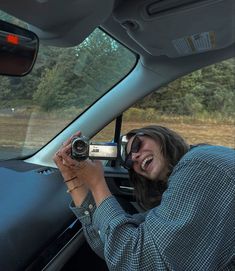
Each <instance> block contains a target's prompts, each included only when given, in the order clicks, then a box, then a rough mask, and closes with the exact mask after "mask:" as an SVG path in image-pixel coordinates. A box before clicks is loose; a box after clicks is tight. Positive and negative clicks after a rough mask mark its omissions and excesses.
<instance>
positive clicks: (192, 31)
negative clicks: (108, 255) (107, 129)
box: [0, 0, 235, 58]
mask: <svg viewBox="0 0 235 271" xmlns="http://www.w3.org/2000/svg"><path fill="white" fill-rule="evenodd" d="M0 9H2V10H3V11H5V12H7V13H9V14H12V15H14V16H16V17H18V18H20V19H22V20H24V21H26V22H27V23H28V24H29V25H30V29H32V30H33V31H34V32H36V33H37V34H38V36H39V38H40V39H41V42H43V43H45V44H50V45H54V46H62V47H68V46H73V45H77V44H79V43H81V42H82V41H83V40H84V39H85V38H86V37H87V36H88V35H89V34H90V33H91V32H92V31H93V30H94V29H95V28H96V27H98V26H101V27H102V28H103V29H104V30H106V31H107V32H108V33H110V34H111V35H112V36H114V37H116V38H117V39H119V40H120V41H121V42H122V43H124V44H126V45H127V46H128V47H129V48H131V49H132V50H133V51H135V52H137V53H138V54H140V55H141V56H143V57H148V56H167V57H169V58H177V57H180V56H184V55H189V54H191V55H192V54H196V53H198V52H199V53H200V52H203V51H211V50H218V49H222V48H225V47H228V46H231V45H232V44H233V43H234V42H235V35H234V33H235V23H234V15H235V3H234V0H118V1H117V0H116V1H115V0H99V1H97V0H66V1H65V0H21V1H14V0H8V1H5V0H0ZM198 34H200V35H201V37H202V36H203V37H204V38H203V42H204V43H205V44H202V45H198V46H199V47H198V48H199V49H198V48H196V49H195V44H193V42H195V40H196V38H197V35H198ZM207 42H209V45H208V44H206V43H207ZM185 46H186V47H187V46H188V47H189V49H187V48H185ZM200 46H201V47H200ZM202 48H203V49H202Z"/></svg>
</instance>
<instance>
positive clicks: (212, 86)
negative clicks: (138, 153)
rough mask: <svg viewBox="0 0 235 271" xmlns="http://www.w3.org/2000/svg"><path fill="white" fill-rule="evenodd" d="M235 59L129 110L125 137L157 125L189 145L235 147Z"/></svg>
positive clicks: (180, 81)
mask: <svg viewBox="0 0 235 271" xmlns="http://www.w3.org/2000/svg"><path fill="white" fill-rule="evenodd" d="M234 105H235V58H232V59H228V60H226V61H223V62H220V63H217V64H214V65H211V66H208V67H205V68H203V69H200V70H197V71H194V72H193V73H191V74H189V75H187V76H184V77H182V78H179V79H177V80H175V81H174V82H171V83H169V84H168V85H166V86H164V87H162V88H161V89H159V90H157V91H156V92H154V93H152V94H150V95H148V96H147V97H145V98H144V99H143V100H141V101H139V102H138V103H136V104H135V105H134V106H133V107H131V108H130V109H129V110H127V111H126V112H125V113H124V116H123V119H124V121H123V126H122V133H123V134H125V133H126V132H128V131H129V130H131V129H133V128H139V127H140V126H141V127H142V126H145V125H150V124H158V125H163V126H167V127H169V128H171V129H173V130H175V131H177V132H179V133H180V134H181V135H182V136H183V137H184V138H185V139H186V140H187V141H188V142H189V143H190V144H198V143H209V144H216V145H225V146H230V147H233V148H234V147H235V125H234V124H235V107H234Z"/></svg>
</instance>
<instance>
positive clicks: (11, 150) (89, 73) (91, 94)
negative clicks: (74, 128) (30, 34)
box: [0, 12, 136, 160]
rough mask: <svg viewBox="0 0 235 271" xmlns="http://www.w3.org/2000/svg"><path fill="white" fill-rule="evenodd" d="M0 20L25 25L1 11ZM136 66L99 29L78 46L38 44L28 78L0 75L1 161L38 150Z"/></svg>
mask: <svg viewBox="0 0 235 271" xmlns="http://www.w3.org/2000/svg"><path fill="white" fill-rule="evenodd" d="M0 18H1V19H5V20H7V21H10V22H13V23H15V24H19V25H21V26H23V27H26V25H25V24H24V23H23V22H21V21H19V20H18V19H16V18H12V17H11V16H9V15H7V14H5V13H2V12H1V13H0ZM135 63H136V55H134V54H133V53H132V52H131V51H129V50H127V49H126V48H125V47H124V46H122V45H121V44H119V43H118V42H116V41H115V40H114V39H112V38H111V37H110V36H108V35H107V34H106V33H105V32H103V31H102V30H100V29H96V30H95V31H94V32H93V33H92V34H91V35H90V36H89V37H88V38H86V39H85V40H84V42H83V43H82V44H80V45H79V46H75V47H70V48H58V47H52V46H50V47H49V46H45V45H42V44H41V45H40V49H39V54H38V58H37V61H36V64H35V66H34V68H33V70H32V72H31V73H30V74H29V75H27V76H25V77H7V76H0V89H1V92H0V160H4V159H10V158H13V157H23V156H26V155H30V154H32V153H34V152H35V151H37V150H38V149H40V148H41V147H42V146H44V145H45V144H46V143H47V142H49V141H50V140H51V138H53V137H54V136H55V135H56V134H57V133H59V132H60V131H61V130H62V129H63V128H64V127H66V126H67V125H68V124H69V123H70V122H71V121H72V120H73V119H75V118H76V117H77V116H78V115H79V114H81V113H82V112H83V111H84V110H85V109H86V108H88V107H89V106H90V105H91V104H92V103H94V102H95V101H96V100H97V99H98V98H100V97H101V96H102V95H103V94H104V93H105V92H107V91H108V90H109V89H110V88H111V87H112V86H114V85H115V84H116V83H117V82H119V81H120V80H121V79H122V78H124V77H125V76H126V75H127V74H128V73H129V72H130V70H131V69H132V68H133V67H134V65H135Z"/></svg>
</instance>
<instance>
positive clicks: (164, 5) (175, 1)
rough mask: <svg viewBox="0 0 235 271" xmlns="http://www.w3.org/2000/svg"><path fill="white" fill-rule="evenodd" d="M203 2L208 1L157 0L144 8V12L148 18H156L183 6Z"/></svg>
mask: <svg viewBox="0 0 235 271" xmlns="http://www.w3.org/2000/svg"><path fill="white" fill-rule="evenodd" d="M205 1H208V0H181V1H179V0H158V1H155V2H154V3H151V4H149V5H148V6H147V7H146V11H147V13H148V15H149V16H156V15H159V14H162V13H165V12H169V11H172V10H174V9H179V8H182V7H184V6H188V5H191V4H198V3H200V2H205Z"/></svg>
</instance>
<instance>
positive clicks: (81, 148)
mask: <svg viewBox="0 0 235 271" xmlns="http://www.w3.org/2000/svg"><path fill="white" fill-rule="evenodd" d="M73 146H74V150H76V152H77V153H81V154H82V153H84V152H85V151H86V148H87V144H86V142H84V141H82V140H77V141H75V142H74V145H73Z"/></svg>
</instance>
